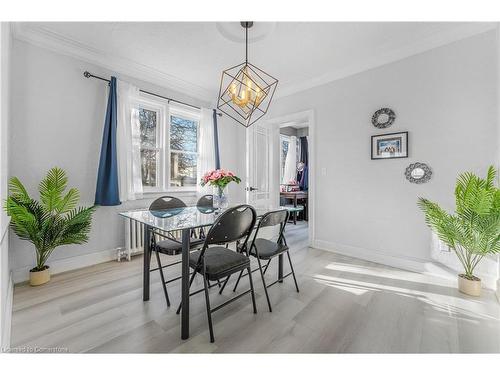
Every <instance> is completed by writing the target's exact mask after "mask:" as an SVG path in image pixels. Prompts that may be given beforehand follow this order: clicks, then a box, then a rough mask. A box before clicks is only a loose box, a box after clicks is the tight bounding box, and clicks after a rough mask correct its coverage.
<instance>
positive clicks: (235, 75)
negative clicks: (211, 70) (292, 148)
mask: <svg viewBox="0 0 500 375" xmlns="http://www.w3.org/2000/svg"><path fill="white" fill-rule="evenodd" d="M241 26H242V27H243V28H244V29H245V62H243V63H241V64H239V65H236V66H233V67H231V68H229V69H226V70H224V71H223V72H222V78H221V83H220V89H219V100H218V102H217V108H218V109H219V110H221V111H222V112H224V113H225V114H226V115H228V116H229V117H231V118H232V119H234V120H236V121H237V122H239V123H240V124H242V125H243V126H245V127H249V126H250V125H252V124H253V123H255V122H256V121H257V120H258V119H260V118H261V117H262V116H264V115H265V114H266V112H267V110H268V109H269V105H270V104H271V100H272V98H273V95H274V91H275V90H276V86H277V85H278V80H277V79H276V78H274V77H272V76H270V75H269V74H267V73H266V72H264V71H263V70H261V69H259V68H257V67H256V66H255V65H253V64H251V63H249V62H248V29H249V28H250V27H252V26H253V22H241Z"/></svg>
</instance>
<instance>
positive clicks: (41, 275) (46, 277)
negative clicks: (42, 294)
mask: <svg viewBox="0 0 500 375" xmlns="http://www.w3.org/2000/svg"><path fill="white" fill-rule="evenodd" d="M49 281H50V271H49V266H47V268H45V269H44V270H43V271H33V270H30V285H31V286H38V285H43V284H46V283H48V282H49Z"/></svg>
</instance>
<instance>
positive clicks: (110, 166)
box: [95, 77, 121, 206]
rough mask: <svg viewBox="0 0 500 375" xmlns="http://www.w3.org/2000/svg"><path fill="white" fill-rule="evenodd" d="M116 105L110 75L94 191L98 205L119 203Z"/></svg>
mask: <svg viewBox="0 0 500 375" xmlns="http://www.w3.org/2000/svg"><path fill="white" fill-rule="evenodd" d="M116 105H117V103H116V77H111V82H110V84H109V97H108V106H107V109H106V119H105V120H104V131H103V134H102V145H101V158H100V159H99V170H98V172H97V187H96V191H95V204H96V205H100V206H117V205H119V204H120V203H121V202H120V198H119V191H118V166H117V160H116Z"/></svg>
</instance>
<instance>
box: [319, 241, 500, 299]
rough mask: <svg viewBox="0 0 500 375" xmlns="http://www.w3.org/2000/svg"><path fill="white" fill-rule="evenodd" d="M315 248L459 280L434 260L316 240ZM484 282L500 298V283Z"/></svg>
mask: <svg viewBox="0 0 500 375" xmlns="http://www.w3.org/2000/svg"><path fill="white" fill-rule="evenodd" d="M313 247H314V248H316V249H320V250H325V251H331V252H333V253H337V254H341V255H345V256H349V257H353V258H358V259H362V260H367V261H370V262H374V263H379V264H383V265H385V266H390V267H395V268H401V269H403V270H407V271H413V272H419V273H424V274H428V275H432V276H438V277H442V278H445V279H448V280H457V272H456V271H455V270H453V269H451V268H448V267H446V266H445V265H443V264H441V263H438V262H434V261H432V260H426V259H420V258H414V257H407V256H400V255H394V254H389V253H386V252H383V251H377V250H368V249H364V248H361V247H356V246H351V245H343V244H338V243H333V242H330V241H323V240H314V241H313ZM477 276H478V277H480V278H481V280H482V282H483V287H485V288H487V289H492V290H496V291H497V296H499V298H500V295H499V293H500V291H499V287H500V281H498V286H497V278H496V276H492V275H479V274H478V275H477Z"/></svg>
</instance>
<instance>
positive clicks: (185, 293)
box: [181, 229, 191, 340]
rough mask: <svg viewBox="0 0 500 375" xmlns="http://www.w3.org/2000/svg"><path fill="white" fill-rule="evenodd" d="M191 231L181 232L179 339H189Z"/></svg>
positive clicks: (184, 230)
mask: <svg viewBox="0 0 500 375" xmlns="http://www.w3.org/2000/svg"><path fill="white" fill-rule="evenodd" d="M190 241H191V230H190V229H183V230H182V263H181V268H182V276H181V294H182V297H181V303H182V310H181V339H183V340H186V339H188V338H189V247H190Z"/></svg>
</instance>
